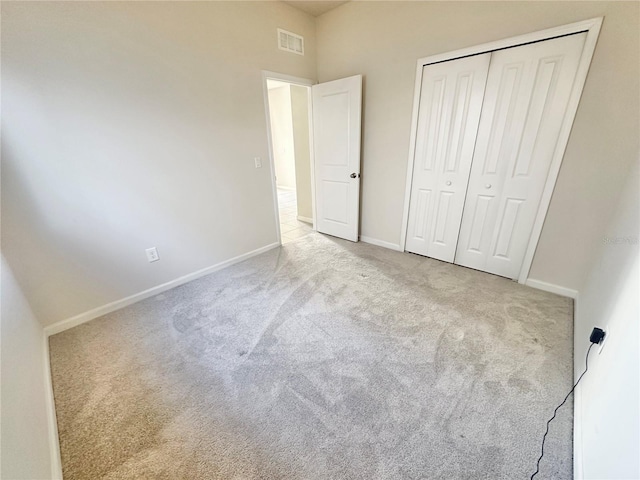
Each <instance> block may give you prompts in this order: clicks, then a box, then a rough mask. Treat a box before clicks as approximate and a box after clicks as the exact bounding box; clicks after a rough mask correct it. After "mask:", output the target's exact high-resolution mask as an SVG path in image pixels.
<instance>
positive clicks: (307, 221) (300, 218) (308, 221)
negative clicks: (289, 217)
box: [297, 215, 313, 225]
mask: <svg viewBox="0 0 640 480" xmlns="http://www.w3.org/2000/svg"><path fill="white" fill-rule="evenodd" d="M297 218H298V220H300V221H301V222H304V223H310V224H311V225H313V218H309V217H303V216H301V215H298V217H297Z"/></svg>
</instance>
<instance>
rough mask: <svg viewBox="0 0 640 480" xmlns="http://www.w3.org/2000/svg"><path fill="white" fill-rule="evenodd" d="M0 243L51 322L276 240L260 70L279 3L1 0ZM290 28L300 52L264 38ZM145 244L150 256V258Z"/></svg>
mask: <svg viewBox="0 0 640 480" xmlns="http://www.w3.org/2000/svg"><path fill="white" fill-rule="evenodd" d="M1 8H2V59H1V61H2V152H1V154H2V234H3V236H2V249H3V252H4V254H5V257H6V258H7V261H8V263H9V264H10V265H11V266H12V268H13V271H14V273H15V276H16V279H17V281H18V282H19V284H20V285H21V286H22V288H23V291H24V293H25V295H26V297H27V298H28V300H29V303H30V304H31V307H32V308H33V311H34V313H35V315H36V316H37V317H38V318H39V319H40V320H41V321H42V323H43V324H45V325H48V324H51V323H54V322H56V321H59V320H62V319H66V318H68V317H72V316H74V315H77V314H80V313H83V312H86V311H88V310H91V309H93V308H96V307H99V306H102V305H105V304H108V303H110V302H113V301H116V300H118V299H122V298H124V297H127V296H129V295H132V294H135V293H138V292H141V291H144V290H146V289H149V288H151V287H154V286H157V285H159V284H162V283H164V282H168V281H171V280H173V279H176V278H178V277H180V276H182V275H186V274H189V273H192V272H195V271H197V270H200V269H203V268H206V267H208V266H211V265H215V264H217V263H219V262H222V261H225V260H228V259H230V258H233V257H235V256H238V255H241V254H244V253H247V252H250V251H253V250H255V249H258V248H260V247H263V246H266V245H269V244H272V243H274V242H276V241H277V238H276V225H275V221H276V219H275V215H274V210H273V206H272V202H270V201H265V199H269V198H271V196H272V193H271V178H270V172H269V168H265V167H266V166H267V164H264V165H265V166H263V168H262V169H256V168H255V167H254V161H253V158H254V157H257V156H259V157H262V158H263V159H267V158H269V157H268V147H267V131H266V119H265V112H264V101H263V83H262V70H270V71H274V72H280V73H285V74H289V75H294V76H298V77H304V78H311V79H314V78H315V77H316V60H315V48H316V47H315V20H314V18H313V17H311V16H309V15H307V14H305V13H303V12H301V11H299V10H296V9H294V8H292V7H290V6H288V5H286V4H284V3H282V2H38V3H35V2H2V4H1ZM278 27H281V28H284V29H286V30H289V31H292V32H295V33H298V34H301V35H303V36H304V38H305V56H300V55H295V54H291V53H287V52H284V51H281V50H278V48H277V35H276V28H278ZM152 246H156V247H157V248H158V250H159V254H160V261H159V262H156V263H151V264H150V263H148V262H147V260H146V258H145V249H146V248H148V247H152Z"/></svg>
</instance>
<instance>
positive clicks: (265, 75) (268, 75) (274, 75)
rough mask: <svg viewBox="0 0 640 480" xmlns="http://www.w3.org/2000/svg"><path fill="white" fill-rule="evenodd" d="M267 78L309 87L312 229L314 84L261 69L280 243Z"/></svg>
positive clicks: (314, 197) (280, 240) (312, 207)
mask: <svg viewBox="0 0 640 480" xmlns="http://www.w3.org/2000/svg"><path fill="white" fill-rule="evenodd" d="M267 80H277V81H280V82H286V83H292V84H294V85H300V86H303V87H309V95H308V96H307V100H308V105H309V108H308V115H309V150H310V151H309V160H310V162H311V165H310V167H311V213H312V215H313V229H314V230H316V189H315V176H314V167H315V162H314V157H313V111H312V104H311V87H312V86H313V85H315V82H314V81H313V80H310V79H308V78H301V77H293V76H291V75H285V74H284V73H276V72H270V71H268V70H263V71H262V91H263V95H264V111H265V115H266V121H267V142H268V144H269V168H270V171H271V190H272V193H273V209H274V212H275V214H276V235H277V238H278V243H279V244H281V245H282V235H281V233H280V208H279V206H278V187H277V185H276V164H275V160H274V155H273V140H272V138H271V112H270V110H269V89H268V87H267Z"/></svg>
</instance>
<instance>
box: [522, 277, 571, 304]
mask: <svg viewBox="0 0 640 480" xmlns="http://www.w3.org/2000/svg"><path fill="white" fill-rule="evenodd" d="M524 284H525V285H527V286H529V287H532V288H537V289H538V290H544V291H545V292H550V293H555V294H556V295H561V296H563V297H569V298H573V299H574V300H575V299H576V298H578V291H577V290H573V289H571V288H567V287H561V286H560V285H554V284H553V283H547V282H543V281H541V280H534V279H533V278H527V281H526V282H524Z"/></svg>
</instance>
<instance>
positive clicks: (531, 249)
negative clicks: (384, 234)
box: [400, 17, 604, 283]
mask: <svg viewBox="0 0 640 480" xmlns="http://www.w3.org/2000/svg"><path fill="white" fill-rule="evenodd" d="M603 19H604V17H597V18H592V19H590V20H584V21H582V22H576V23H571V24H568V25H562V26H559V27H554V28H549V29H546V30H540V31H538V32H532V33H527V34H525V35H518V36H517V37H511V38H505V39H503V40H497V41H495V42H489V43H483V44H481V45H476V46H473V47H469V48H463V49H461V50H454V51H452V52H447V53H441V54H438V55H431V56H429V57H424V58H420V59H419V60H418V62H417V67H416V82H415V90H414V92H415V93H414V97H413V115H412V118H411V137H410V140H409V159H408V162H407V183H406V187H405V197H404V211H403V216H402V232H401V233H400V245H401V247H402V250H405V248H406V243H407V224H408V222H409V204H410V196H411V183H412V180H413V164H414V157H415V150H416V135H417V133H416V132H417V128H418V109H419V106H420V86H421V85H422V69H423V67H424V66H425V65H429V64H432V63H438V62H445V61H447V60H453V59H456V58H461V57H466V56H469V55H477V54H479V53H487V52H492V51H494V50H501V49H504V48H510V47H516V46H518V45H524V44H526V43H532V42H539V41H542V40H549V39H551V38H555V37H560V36H563V35H570V34H573V33H580V32H586V33H587V38H586V40H585V43H584V48H583V49H582V55H581V56H580V63H579V65H578V71H577V72H576V78H575V80H574V83H573V88H572V90H571V95H570V97H569V103H568V104H567V110H566V112H565V118H564V120H563V122H562V127H561V129H560V135H559V136H558V143H557V144H556V148H555V150H554V152H553V159H552V160H551V166H550V168H549V174H548V176H547V181H546V184H545V187H544V190H543V191H542V197H541V199H540V205H539V207H538V213H537V214H536V218H535V221H534V224H533V230H532V232H531V238H530V239H529V245H528V246H527V250H526V253H525V256H524V260H523V262H522V268H521V269H520V275H519V276H518V283H525V282H526V281H527V278H528V277H529V270H530V269H531V263H532V262H533V256H534V254H535V251H536V247H537V246H538V240H539V239H540V234H541V232H542V226H543V224H544V219H545V217H546V215H547V210H548V208H549V203H550V202H551V195H552V194H553V189H554V187H555V184H556V180H557V179H558V174H559V172H560V165H561V164H562V157H563V156H564V152H565V149H566V148H567V143H568V142H569V134H570V133H571V127H572V126H573V120H574V118H575V115H576V111H577V110H578V103H579V102H580V96H581V95H582V89H583V87H584V84H585V81H586V79H587V73H588V71H589V66H590V65H591V59H592V57H593V52H594V50H595V48H596V42H597V40H598V35H599V34H600V27H601V26H602V21H603Z"/></svg>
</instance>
